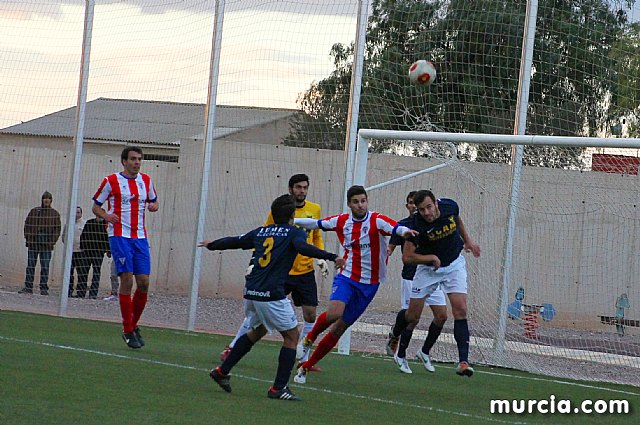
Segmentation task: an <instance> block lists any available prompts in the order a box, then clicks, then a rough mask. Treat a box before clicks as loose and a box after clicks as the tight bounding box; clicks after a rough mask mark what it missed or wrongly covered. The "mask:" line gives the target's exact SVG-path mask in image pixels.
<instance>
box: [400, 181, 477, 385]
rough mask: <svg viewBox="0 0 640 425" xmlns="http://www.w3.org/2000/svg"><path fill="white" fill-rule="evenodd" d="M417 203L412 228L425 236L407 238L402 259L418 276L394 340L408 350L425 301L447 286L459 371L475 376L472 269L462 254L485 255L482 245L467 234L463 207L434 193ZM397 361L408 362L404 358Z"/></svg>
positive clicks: (418, 194) (417, 197) (420, 193)
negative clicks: (471, 337) (471, 358)
mask: <svg viewBox="0 0 640 425" xmlns="http://www.w3.org/2000/svg"><path fill="white" fill-rule="evenodd" d="M413 200H414V202H415V204H416V207H417V209H418V214H414V215H413V220H412V223H411V226H410V227H411V228H412V229H414V230H417V231H418V232H419V236H418V237H416V238H410V239H409V240H407V243H406V244H405V246H404V250H403V252H402V261H403V262H404V263H405V264H416V265H417V268H416V274H415V276H414V278H413V285H412V288H411V300H410V301H409V308H408V309H407V310H406V311H405V310H401V311H400V312H399V313H398V316H397V317H396V323H395V325H394V326H393V329H392V331H391V332H392V334H393V337H396V338H397V337H400V347H403V346H404V347H405V348H406V347H408V346H409V342H410V341H411V336H412V334H413V328H414V327H415V325H416V324H417V323H418V321H419V320H420V315H421V314H422V309H423V308H424V304H425V302H424V300H425V298H427V297H429V296H430V295H431V294H432V293H433V292H434V291H435V290H436V289H437V288H438V287H440V288H442V289H443V290H444V292H445V293H446V294H447V296H448V297H449V302H450V303H451V312H452V314H453V318H454V323H453V336H454V338H455V340H456V344H457V346H458V356H459V360H460V361H459V363H458V366H457V368H456V373H457V374H458V375H461V376H471V375H473V368H472V367H471V366H470V365H469V326H468V324H467V268H466V262H465V258H464V256H463V255H461V253H462V250H463V249H464V250H465V251H467V252H469V251H470V252H471V253H472V254H473V255H474V256H475V257H479V256H480V246H479V245H478V244H476V243H475V242H474V241H473V240H472V239H471V237H470V236H469V234H468V233H467V229H466V227H465V225H464V223H463V221H462V218H461V217H460V210H459V207H458V204H457V203H456V202H455V201H454V200H452V199H445V198H442V199H438V200H436V198H435V196H434V195H433V193H432V192H431V191H429V190H419V191H417V192H416V193H415V194H414V195H413ZM399 350H400V348H399ZM423 354H428V353H423ZM396 363H398V365H400V364H401V363H402V361H401V360H399V358H398V354H396Z"/></svg>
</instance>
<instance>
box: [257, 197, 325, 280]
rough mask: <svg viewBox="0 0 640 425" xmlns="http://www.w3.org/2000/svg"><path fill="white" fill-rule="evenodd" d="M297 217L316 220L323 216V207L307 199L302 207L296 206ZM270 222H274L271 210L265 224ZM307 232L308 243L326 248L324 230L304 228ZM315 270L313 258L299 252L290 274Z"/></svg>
mask: <svg viewBox="0 0 640 425" xmlns="http://www.w3.org/2000/svg"><path fill="white" fill-rule="evenodd" d="M296 218H314V219H316V220H320V219H321V218H322V217H321V209H320V204H315V203H313V202H309V201H305V202H304V205H303V206H301V207H296ZM270 224H274V221H273V216H272V215H271V212H269V217H267V221H266V222H265V223H264V225H265V226H268V225H270ZM301 229H302V228H301ZM302 230H304V231H305V232H306V233H307V243H308V244H310V245H313V246H315V247H316V248H320V249H324V242H323V241H322V233H321V232H322V231H321V230H320V229H315V230H308V229H302ZM312 271H313V258H310V257H305V256H304V255H300V254H298V256H297V257H296V259H295V261H294V262H293V266H292V267H291V270H290V271H289V274H290V275H301V274H307V273H309V272H312Z"/></svg>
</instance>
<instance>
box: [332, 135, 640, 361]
mask: <svg viewBox="0 0 640 425" xmlns="http://www.w3.org/2000/svg"><path fill="white" fill-rule="evenodd" d="M373 139H375V140H413V141H424V142H444V143H447V144H450V146H454V151H453V156H452V159H450V160H449V161H447V162H445V163H442V164H439V165H437V166H435V167H430V168H428V169H424V170H421V171H418V172H415V173H411V174H408V175H406V176H402V177H399V178H396V179H393V180H389V181H386V182H381V183H378V184H375V185H371V186H369V187H366V177H367V161H368V157H369V143H370V141H371V140H373ZM454 143H468V144H494V145H495V144H499V145H511V146H513V147H514V149H513V154H512V160H511V179H510V180H511V189H510V193H511V194H510V199H509V214H508V221H507V229H506V237H505V242H504V247H503V252H504V257H503V258H504V261H503V267H502V276H501V281H500V286H501V287H500V297H499V300H498V302H497V303H496V306H495V307H496V309H497V311H498V317H499V324H498V332H497V335H496V338H495V340H494V343H493V347H492V349H493V352H494V356H495V357H494V359H495V360H496V364H504V363H503V359H504V356H505V343H506V338H505V334H506V324H507V305H508V302H509V301H508V300H509V293H510V292H509V291H510V288H511V287H512V282H511V274H512V268H513V233H514V230H515V226H516V222H517V205H518V202H519V195H520V179H521V176H522V153H521V152H522V149H515V148H516V147H520V146H524V145H531V146H535V145H547V146H548V145H552V146H571V147H582V148H587V147H599V148H619V149H640V138H597V137H568V136H535V135H508V134H480V133H439V132H423V131H399V130H377V129H361V130H360V131H359V132H358V144H357V149H356V152H355V155H352V156H351V158H350V161H351V162H352V163H348V164H347V169H348V170H349V169H351V170H353V174H352V176H347V179H346V181H345V193H346V189H347V188H348V187H347V186H350V185H351V184H357V185H362V186H365V187H366V188H367V190H371V189H378V188H381V187H384V186H387V185H390V184H392V183H397V182H400V181H403V180H407V179H409V178H412V177H415V176H416V175H419V174H423V173H427V172H430V171H434V169H437V168H442V167H445V166H447V165H449V164H450V163H451V162H452V161H455V160H456V152H455V145H453V144H454ZM518 152H520V153H519V154H518ZM349 177H351V178H349ZM389 325H391V324H389ZM350 332H351V328H349V329H348V330H347V332H346V333H345V334H344V335H343V337H342V338H341V339H340V342H339V344H338V352H339V353H340V354H349V353H350V346H351V334H350Z"/></svg>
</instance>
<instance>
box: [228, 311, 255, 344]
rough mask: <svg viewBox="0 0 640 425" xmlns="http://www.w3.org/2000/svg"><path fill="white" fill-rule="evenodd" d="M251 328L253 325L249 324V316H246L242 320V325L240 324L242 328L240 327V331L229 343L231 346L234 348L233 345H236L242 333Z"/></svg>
mask: <svg viewBox="0 0 640 425" xmlns="http://www.w3.org/2000/svg"><path fill="white" fill-rule="evenodd" d="M250 330H251V327H250V326H249V318H248V317H245V318H244V321H243V322H242V325H240V329H238V333H236V337H235V338H233V341H231V343H230V344H229V347H231V348H233V346H234V345H236V341H237V340H238V339H240V337H241V336H242V335H244V334H246V333H247V332H249V331H250Z"/></svg>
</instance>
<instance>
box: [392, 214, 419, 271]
mask: <svg viewBox="0 0 640 425" xmlns="http://www.w3.org/2000/svg"><path fill="white" fill-rule="evenodd" d="M412 222H413V217H412V216H409V217H407V218H403V219H402V220H400V221H398V224H399V225H401V226H406V227H408V228H411V223H412ZM404 241H405V239H404V238H403V237H402V236H400V235H397V234H394V235H392V236H391V239H389V243H390V244H393V245H396V246H399V247H400V252H402V250H403V249H404ZM417 268H418V265H417V264H405V265H404V266H402V278H403V279H407V280H413V276H414V275H415V274H416V269H417Z"/></svg>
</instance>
